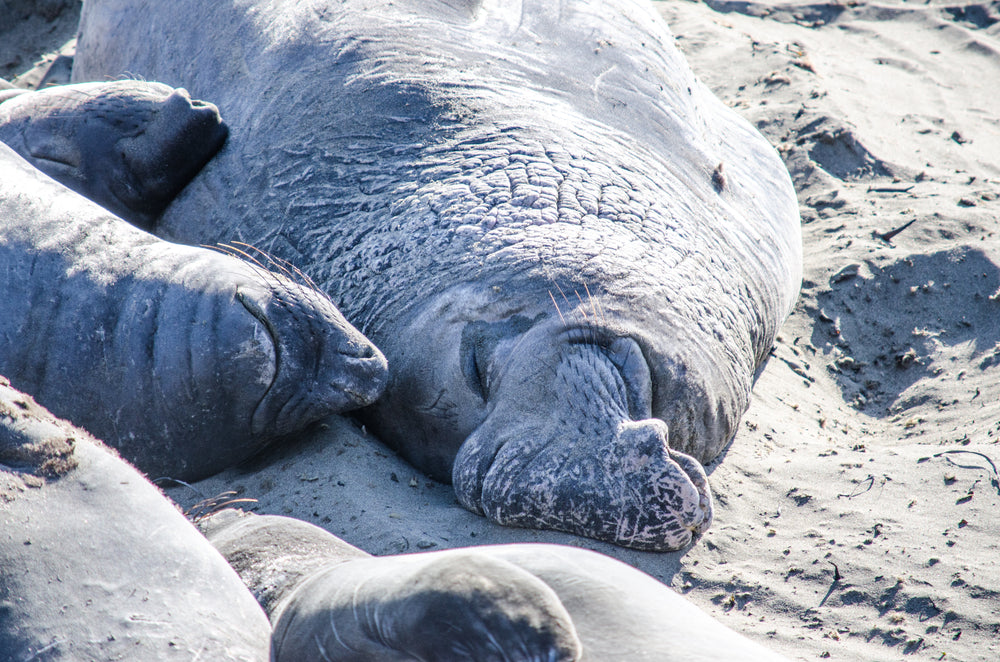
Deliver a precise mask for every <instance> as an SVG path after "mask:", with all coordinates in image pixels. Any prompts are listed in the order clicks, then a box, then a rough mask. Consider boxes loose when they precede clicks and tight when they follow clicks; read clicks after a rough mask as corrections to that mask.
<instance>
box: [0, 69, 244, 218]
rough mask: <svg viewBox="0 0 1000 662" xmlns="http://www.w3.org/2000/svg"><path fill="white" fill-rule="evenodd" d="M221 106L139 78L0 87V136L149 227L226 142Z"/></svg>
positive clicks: (72, 184) (49, 172)
mask: <svg viewBox="0 0 1000 662" xmlns="http://www.w3.org/2000/svg"><path fill="white" fill-rule="evenodd" d="M226 134H227V130H226V126H225V124H223V122H222V120H221V118H220V117H219V111H218V109H217V108H216V107H215V106H213V105H212V104H210V103H205V102H203V101H196V100H192V99H191V97H190V96H189V95H188V93H187V92H186V91H185V90H183V89H181V90H175V89H173V88H170V87H167V86H166V85H161V84H159V83H151V82H146V81H136V80H119V81H112V82H106V83H85V84H82V85H60V86H55V87H50V88H46V89H44V90H39V91H34V92H32V91H27V90H0V142H3V143H6V144H7V145H8V146H10V147H11V148H12V149H14V151H16V152H17V153H18V154H20V155H21V156H22V157H24V158H25V159H26V160H27V161H28V162H29V163H31V164H32V165H33V166H35V167H36V168H38V169H39V170H41V171H42V172H44V173H45V174H47V175H49V176H50V177H52V178H53V179H56V180H57V181H59V182H61V183H62V184H64V185H66V186H68V187H69V188H71V189H73V190H74V191H76V192H77V193H80V194H82V195H84V196H86V197H88V198H90V199H91V200H94V201H95V202H97V203H98V204H100V205H102V206H103V207H105V208H106V209H109V210H111V211H112V212H114V213H115V214H117V215H118V216H121V217H122V218H124V219H125V220H127V221H129V222H130V223H133V224H135V225H138V226H139V227H143V228H149V227H151V226H152V225H153V223H154V222H155V220H156V219H157V217H159V215H160V214H161V213H162V212H163V210H164V209H165V208H166V206H167V204H169V203H170V201H171V200H173V199H174V196H176V195H177V193H178V192H180V190H181V189H182V188H184V186H185V185H186V184H187V183H188V182H189V181H191V178H192V177H194V175H195V174H196V173H197V172H198V171H199V170H201V168H202V166H204V165H205V163H206V162H208V160H209V159H210V158H212V157H213V156H214V155H215V153H216V152H218V151H219V148H220V147H221V146H222V144H223V142H225V140H226Z"/></svg>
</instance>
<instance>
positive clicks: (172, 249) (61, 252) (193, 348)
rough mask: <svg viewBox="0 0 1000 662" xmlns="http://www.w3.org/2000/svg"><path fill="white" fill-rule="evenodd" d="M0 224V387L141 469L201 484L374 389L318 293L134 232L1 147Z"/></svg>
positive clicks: (338, 319)
mask: <svg viewBox="0 0 1000 662" xmlns="http://www.w3.org/2000/svg"><path fill="white" fill-rule="evenodd" d="M0 218H2V219H3V223H0V293H2V294H3V296H2V297H0V374H6V375H7V376H8V377H9V378H10V380H11V382H12V383H13V384H14V386H15V387H17V388H18V389H21V390H23V391H26V392H29V393H31V394H32V395H33V396H34V397H35V398H37V399H38V401H39V402H41V403H42V404H43V405H45V406H46V407H48V408H49V409H51V410H52V411H53V412H54V413H55V414H57V415H58V416H61V417H64V418H68V419H70V420H72V421H73V422H74V423H76V424H78V425H81V426H83V427H85V428H86V429H87V430H88V431H90V432H91V433H92V434H94V435H97V436H100V437H102V438H103V439H105V440H106V441H107V442H108V443H109V444H111V445H113V446H114V447H116V448H117V449H118V450H119V451H120V452H121V453H122V455H123V456H124V457H125V458H126V459H128V460H129V461H130V462H132V463H133V464H135V465H136V466H138V467H139V468H140V469H141V470H142V471H145V472H147V473H149V474H152V475H154V476H171V477H173V478H179V479H185V480H195V479H197V478H200V477H204V476H207V475H209V474H211V473H214V472H217V471H220V470H222V469H224V468H226V467H229V466H232V465H234V464H236V463H237V462H239V461H241V460H243V459H245V458H247V457H248V456H250V455H251V454H253V453H254V452H256V451H258V450H259V449H260V448H261V447H262V446H263V445H265V444H267V443H268V442H270V441H272V440H274V439H276V438H279V437H281V436H284V435H288V434H290V433H293V432H295V431H297V430H301V429H304V428H305V427H306V426H307V425H309V424H310V423H312V422H314V421H316V420H318V419H320V418H322V417H324V416H327V415H329V414H331V413H335V412H339V411H344V410H346V409H350V408H353V407H358V406H362V405H365V404H369V403H371V402H372V401H373V400H374V399H375V398H376V397H377V396H378V394H379V393H380V392H381V390H382V388H383V387H384V385H385V381H386V364H385V358H384V357H383V356H382V354H381V353H380V352H379V351H378V350H377V349H376V348H375V347H374V346H373V345H372V344H371V343H370V342H368V340H367V339H366V338H365V337H364V336H362V335H361V333H359V332H358V331H357V330H356V329H355V328H354V327H352V326H351V325H350V324H348V323H347V321H346V320H345V319H344V317H343V316H342V315H341V314H340V313H339V312H338V311H337V309H336V308H335V307H334V306H333V305H332V304H331V303H330V301H329V300H328V299H327V297H326V296H325V295H322V294H321V293H319V292H318V291H316V290H315V289H313V288H312V287H309V286H305V285H302V284H300V283H297V282H293V281H292V280H290V279H289V278H287V277H285V276H282V275H279V274H275V273H271V272H269V271H266V270H265V269H263V268H262V267H261V266H257V265H254V264H252V263H249V262H246V261H243V260H238V259H235V258H233V257H230V256H228V255H222V254H220V253H217V252H215V251H210V250H207V249H204V248H193V247H190V246H180V245H175V244H170V243H167V242H165V241H163V240H161V239H158V238H156V237H154V236H153V235H150V234H147V233H146V232H143V231H141V230H139V229H137V228H134V227H132V226H131V225H129V224H128V223H126V222H125V221H123V220H121V219H119V218H118V217H116V216H114V215H112V214H111V213H110V212H108V211H106V210H104V209H102V208H101V207H98V206H97V205H96V204H94V203H92V202H90V201H89V200H86V199H84V198H82V197H81V196H79V195H78V194H76V193H74V192H73V191H70V190H69V189H67V188H65V187H63V186H61V185H60V184H58V183H56V182H54V181H53V180H51V179H49V178H48V177H46V176H45V175H43V174H42V173H41V172H39V171H38V170H36V169H35V168H33V167H31V166H30V165H29V164H28V163H27V162H25V161H24V160H23V159H21V158H20V157H19V156H18V155H17V154H15V153H14V152H12V151H11V150H10V149H9V148H8V147H7V146H6V145H0Z"/></svg>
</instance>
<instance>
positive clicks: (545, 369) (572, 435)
mask: <svg viewBox="0 0 1000 662" xmlns="http://www.w3.org/2000/svg"><path fill="white" fill-rule="evenodd" d="M442 301H443V303H442ZM475 301H476V297H475V296H474V295H473V296H470V295H469V292H468V291H453V292H452V293H450V294H449V295H446V296H444V297H442V298H441V299H439V305H438V306H434V307H433V308H432V310H433V311H434V314H436V315H437V316H438V317H437V319H436V322H435V324H434V325H427V326H422V328H421V331H420V333H419V334H418V333H411V334H407V337H408V338H410V339H411V341H412V339H413V338H423V339H424V340H420V341H416V343H411V344H412V345H413V346H411V347H410V348H409V350H408V351H407V352H402V353H401V354H402V355H401V357H400V359H401V360H398V361H397V362H395V363H394V365H393V377H392V379H393V386H392V388H390V390H389V391H388V392H387V395H386V400H385V401H383V403H381V404H380V405H379V407H380V408H381V409H383V410H385V409H386V408H389V409H391V410H392V411H394V412H397V416H398V415H399V414H398V412H401V411H402V410H404V409H405V410H406V411H409V412H412V414H411V415H410V416H408V417H406V420H405V422H404V423H402V425H405V426H406V427H407V428H408V434H409V435H410V436H411V437H414V436H425V437H426V438H430V439H434V441H435V444H433V445H428V446H427V447H426V448H427V452H428V453H438V454H439V455H435V456H431V455H427V456H420V457H416V458H411V459H412V460H413V461H415V462H416V463H419V464H420V465H421V466H431V467H434V468H435V471H434V474H435V475H436V477H438V478H440V479H445V480H447V479H449V478H450V479H451V480H452V482H453V483H454V487H455V492H456V494H457V496H458V498H459V501H460V502H461V503H462V504H463V505H464V506H466V507H467V508H469V509H471V510H473V511H475V512H479V513H481V514H484V515H486V516H487V517H489V518H490V519H492V520H494V521H496V522H498V523H500V524H504V525H511V526H524V527H530V528H547V529H556V530H561V531H568V532H571V533H576V534H580V535H585V536H590V537H594V538H598V539H603V540H613V541H615V542H616V543H617V544H622V545H627V546H630V547H634V548H638V549H650V550H664V549H677V548H680V547H683V546H685V545H687V544H689V543H690V542H691V541H692V540H693V539H694V538H695V537H696V536H697V535H699V534H700V533H701V532H702V531H704V530H706V529H707V528H708V526H709V524H710V523H711V519H712V502H711V494H710V492H709V488H708V482H707V478H706V476H705V473H704V470H703V469H702V467H701V465H700V464H699V463H698V462H697V461H696V460H695V459H694V458H692V457H690V456H688V455H685V454H683V453H680V452H677V451H675V450H673V449H671V448H670V447H669V445H668V442H667V432H668V430H667V425H666V423H664V422H663V421H662V420H660V419H659V418H654V417H653V390H654V383H653V382H654V375H655V371H653V370H651V369H650V365H649V362H648V359H647V355H646V354H647V353H646V352H644V349H643V347H642V346H641V344H640V341H638V340H636V338H635V337H633V336H632V335H630V333H629V332H628V330H627V329H625V328H617V327H616V325H615V323H614V322H613V321H611V320H609V319H600V317H599V316H594V315H592V316H590V317H589V318H581V317H579V316H571V315H569V314H567V315H566V316H564V315H563V314H561V313H559V314H556V312H554V310H553V308H552V307H551V306H550V307H549V308H548V309H546V308H544V307H541V306H539V307H538V309H537V310H533V309H531V308H526V307H521V308H520V309H518V310H516V311H511V310H504V309H502V308H500V306H501V304H498V303H497V302H495V301H494V302H493V303H492V305H491V306H476V305H475V303H474V302H475ZM594 305H595V306H596V305H598V304H596V303H595V304H594ZM487 310H489V312H487ZM425 314H426V313H425ZM571 317H572V319H571ZM423 318H424V315H421V316H420V317H418V318H417V320H416V321H415V322H414V324H416V325H422V324H423V321H424V319H423ZM581 319H582V320H583V321H582V322H581ZM578 322H580V323H578ZM411 328H414V327H412V326H411ZM425 343H430V344H431V345H433V349H431V348H430V347H428V346H426V345H425ZM397 353H400V352H397ZM427 356H435V357H437V359H439V362H438V363H437V364H436V365H435V364H434V363H433V362H429V361H427V360H426V358H425V357H427ZM442 357H444V360H443V361H440V359H441V358H442ZM369 420H370V421H371V424H372V425H373V426H375V427H376V429H377V430H378V431H380V432H384V433H387V434H400V433H401V432H402V431H401V430H391V429H390V430H385V431H382V430H379V426H380V423H379V421H378V416H377V415H376V416H372V417H370V418H369ZM452 460H453V461H452Z"/></svg>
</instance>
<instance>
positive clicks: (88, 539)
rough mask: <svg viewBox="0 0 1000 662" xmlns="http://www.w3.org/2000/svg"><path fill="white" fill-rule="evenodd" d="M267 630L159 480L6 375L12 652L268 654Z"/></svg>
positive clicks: (1, 587) (159, 657)
mask: <svg viewBox="0 0 1000 662" xmlns="http://www.w3.org/2000/svg"><path fill="white" fill-rule="evenodd" d="M269 637H270V626H269V624H268V621H267V618H266V617H265V615H264V613H263V612H262V611H261V609H260V607H259V606H258V605H257V604H256V603H255V602H254V599H253V596H252V595H251V594H250V593H249V592H248V591H247V589H246V587H245V586H244V585H243V584H242V582H240V579H239V577H237V576H236V573H234V572H233V570H232V569H231V568H230V567H229V566H228V565H227V564H226V562H225V560H223V559H222V557H220V556H219V553H218V552H216V551H215V550H214V549H213V548H212V546H211V545H209V544H208V542H207V541H206V540H205V538H204V537H203V536H202V535H201V534H200V533H198V531H197V530H196V529H195V528H194V527H193V526H191V524H190V523H189V522H188V521H187V520H185V519H184V516H183V515H181V514H180V513H179V512H177V509H176V508H175V507H174V505H173V504H171V503H170V502H169V501H167V499H165V498H164V497H163V495H162V494H161V493H160V492H159V490H157V489H156V488H155V487H153V486H152V485H150V484H149V482H148V481H147V480H146V479H145V478H143V477H142V475H140V474H139V472H137V471H136V470H135V469H133V468H132V467H130V466H128V464H126V463H125V462H123V461H122V460H121V459H120V458H118V457H117V456H116V455H115V453H114V452H113V451H111V450H110V449H108V448H107V447H106V446H104V445H103V444H102V443H101V442H99V441H96V440H95V439H93V438H92V437H91V436H90V435H88V434H87V433H85V432H83V431H82V430H80V429H79V428H75V427H73V426H71V425H69V424H68V423H66V422H65V421H60V420H58V419H56V418H55V417H53V416H52V415H51V414H50V413H49V412H47V411H45V410H44V409H42V408H41V407H40V406H38V405H37V404H36V403H35V401H34V400H32V399H31V398H30V397H28V396H26V395H24V394H22V393H19V392H17V391H15V390H14V389H12V388H11V387H10V384H9V382H8V381H7V380H6V379H4V378H2V377H0V662H24V661H25V660H45V661H46V662H50V661H51V662H55V661H57V660H58V661H66V662H70V661H72V662H83V661H87V662H105V661H106V660H133V661H135V662H161V661H166V660H178V661H179V660H195V659H203V660H219V661H225V662H230V661H231V662H265V661H266V660H267V654H268V642H269Z"/></svg>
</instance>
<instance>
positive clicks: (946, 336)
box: [0, 0, 1000, 662]
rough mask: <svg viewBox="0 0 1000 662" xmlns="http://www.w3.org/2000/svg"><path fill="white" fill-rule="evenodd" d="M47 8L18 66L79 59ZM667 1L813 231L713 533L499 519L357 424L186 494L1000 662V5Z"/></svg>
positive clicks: (689, 50)
mask: <svg viewBox="0 0 1000 662" xmlns="http://www.w3.org/2000/svg"><path fill="white" fill-rule="evenodd" d="M41 4H45V3H41ZM50 4H52V6H53V7H54V8H53V9H52V10H51V11H50V12H48V13H47V14H46V13H43V15H37V14H36V15H31V16H28V15H27V14H24V15H21V14H19V13H18V12H20V11H21V10H22V7H21V6H22V5H24V6H27V4H26V3H9V6H10V8H11V9H10V11H11V14H10V16H12V17H13V18H9V17H3V16H0V77H4V78H7V79H16V83H17V84H20V85H24V86H29V85H33V84H37V82H38V81H39V80H40V74H41V73H44V70H45V68H46V65H45V64H42V65H41V66H36V62H39V61H43V62H48V61H51V59H52V54H54V53H56V52H58V51H59V50H60V49H71V48H72V43H71V41H70V40H71V39H72V36H73V24H74V21H75V20H76V19H75V15H76V13H77V9H78V8H77V6H76V4H75V3H72V2H66V3H59V2H53V3H50ZM655 5H656V7H657V8H658V10H659V11H660V13H661V14H662V15H663V16H664V18H665V19H666V20H667V22H668V24H669V25H670V26H671V30H672V31H673V33H674V34H675V35H676V38H677V40H678V44H679V46H680V48H681V49H682V50H683V51H684V53H685V54H686V55H687V57H688V60H689V62H690V63H691V65H692V67H693V68H694V70H695V72H696V73H697V74H698V76H699V77H700V78H701V79H702V80H703V81H704V82H705V83H706V84H707V85H708V86H709V87H710V88H712V89H713V90H714V91H715V92H716V94H718V96H719V97H720V98H722V99H723V101H725V102H726V103H727V104H728V105H730V106H731V107H733V108H734V109H736V110H737V111H738V112H739V113H741V114H742V115H743V116H744V117H746V118H747V119H749V120H750V121H751V122H752V123H753V124H755V125H756V126H757V127H758V128H759V129H760V131H761V132H762V133H763V134H764V135H765V136H766V137H767V138H768V139H769V140H770V141H771V143H772V144H773V145H774V146H775V147H776V148H777V150H778V151H779V153H780V154H781V156H782V157H783V159H784V161H785V163H786V164H787V166H788V169H789V171H790V172H791V175H792V178H793V181H794V183H795V187H796V191H797V194H798V199H799V203H800V209H801V216H802V224H803V225H802V229H803V241H804V245H805V272H804V281H803V286H802V293H801V297H800V300H799V302H798V304H797V306H796V307H795V310H794V312H793V314H792V315H791V317H790V318H789V319H788V321H787V322H786V323H785V326H784V327H783V330H782V333H781V335H780V337H779V339H778V342H777V343H776V345H775V347H774V349H773V352H772V355H771V357H770V359H769V360H768V362H767V363H766V365H765V367H764V369H763V370H762V371H761V374H760V375H759V378H758V380H757V383H756V386H755V390H754V396H753V403H752V406H751V408H750V411H749V412H748V413H747V415H746V416H745V417H744V419H743V422H742V424H741V426H740V430H739V432H738V433H737V435H736V437H735V438H734V440H733V441H732V444H731V445H730V447H729V448H728V450H727V451H726V452H725V453H724V455H723V456H722V457H721V458H720V459H719V460H717V461H716V462H715V463H714V464H713V465H711V466H710V467H708V470H709V474H710V475H709V477H710V482H711V487H712V491H713V494H714V497H715V500H716V514H715V523H714V525H713V527H712V529H711V530H710V531H709V532H708V533H707V534H706V535H705V536H703V537H702V538H701V539H700V540H698V541H697V542H696V543H695V544H694V545H693V546H692V547H690V548H689V549H685V550H682V551H680V552H677V553H672V554H653V553H643V552H635V551H631V550H626V549H621V548H615V547H613V546H610V545H607V544H603V543H598V542H595V541H592V540H588V539H583V538H577V537H574V536H570V535H565V534H558V533H549V532H538V531H527V530H518V529H505V528H501V527H498V526H495V525H492V524H490V523H489V522H487V521H486V520H485V519H483V518H481V517H477V516H475V515H473V514H471V513H469V512H467V511H465V510H464V509H462V508H461V507H460V506H459V505H458V503H457V502H456V501H455V498H454V496H453V494H452V491H451V488H450V486H447V485H442V484H438V483H435V482H433V481H431V480H430V479H428V478H426V477H424V476H422V475H421V474H420V473H419V472H417V471H416V470H414V469H413V468H412V467H410V466H409V465H407V464H406V463H404V462H403V461H402V460H400V459H398V458H397V457H396V456H395V455H394V454H393V452H392V451H390V450H389V449H387V448H386V447H384V446H382V445H381V444H380V443H379V442H378V441H377V440H376V439H374V438H373V437H372V436H371V435H369V434H367V433H366V431H365V430H364V429H362V428H359V427H357V426H356V425H355V424H354V423H353V422H351V421H350V420H349V419H345V418H331V419H328V420H326V421H324V422H323V423H321V424H319V425H317V426H315V428H314V429H313V430H312V432H311V433H310V434H309V435H307V438H305V439H303V440H301V441H300V442H298V443H296V444H294V445H289V446H286V447H283V448H281V449H277V450H275V451H272V452H270V453H269V454H268V455H267V456H265V457H262V458H259V459H258V460H256V461H254V462H253V463H251V464H249V465H247V466H243V467H239V468H236V469H231V470H229V471H227V472H225V473H223V474H221V475H218V476H215V477H213V478H210V479H208V480H205V481H202V482H200V483H197V484H195V485H192V486H174V487H171V488H170V489H168V494H169V495H170V496H171V497H172V498H173V499H174V500H175V501H177V502H178V503H179V504H180V505H181V506H183V507H189V506H191V505H192V504H194V503H196V502H197V501H199V500H201V499H202V498H204V497H210V496H213V495H216V494H218V493H221V492H224V491H227V490H232V491H234V492H235V493H236V495H237V496H238V497H240V498H247V499H256V500H257V501H256V503H255V504H254V505H253V506H252V509H253V510H255V511H257V512H261V513H275V514H282V515H292V516H295V517H299V518H302V519H305V520H307V521H310V522H313V523H315V524H318V525H320V526H322V527H324V528H326V529H328V530H330V531H331V532H333V533H334V534H336V535H338V536H340V537H342V538H344V539H345V540H347V541H348V542H350V543H352V544H354V545H357V546H359V547H361V548H363V549H365V550H366V551H368V552H371V553H373V554H394V553H402V552H419V551H423V550H429V549H443V548H450V547H458V546H468V545H478V544H492V543H500V542H513V541H518V542H527V541H544V542H557V543H562V544H569V545H575V546H580V547H586V548H590V549H594V550H597V551H600V552H603V553H605V554H609V555H611V556H614V557H616V558H619V559H621V560H623V561H625V562H627V563H630V564H632V565H634V566H636V567H638V568H640V569H642V570H644V571H645V572H647V573H649V574H651V575H653V576H655V577H657V578H659V579H660V580H662V581H663V582H665V583H667V584H669V585H671V586H672V587H674V588H675V589H676V590H677V591H679V592H680V593H682V594H684V595H686V596H687V598H688V599H689V600H691V601H692V602H693V603H695V604H697V605H698V606H699V607H701V608H702V609H704V610H706V611H707V612H708V613H710V614H712V615H713V616H715V617H716V618H718V619H719V620H720V621H721V622H723V623H725V624H726V625H728V626H729V627H731V628H733V629H734V630H736V631H738V632H741V633H743V634H745V635H747V636H749V637H751V638H753V639H755V640H757V641H759V642H761V643H763V644H764V645H766V646H768V647H770V648H772V649H774V650H776V651H778V652H781V653H783V654H785V655H787V656H788V657H790V658H791V659H794V660H821V659H822V660H844V661H847V660H863V661H881V660H901V659H914V660H948V661H962V662H974V661H983V662H986V661H995V660H998V659H1000V475H998V473H997V467H996V464H995V463H997V462H1000V222H998V221H1000V111H998V110H997V102H996V101H997V98H998V97H997V92H996V91H995V90H996V86H997V83H998V82H1000V3H998V2H996V1H995V0H994V1H993V2H992V3H988V2H987V3H981V4H941V3H937V2H934V1H932V2H927V3H924V2H920V3H917V2H886V3H880V4H875V3H865V2H853V1H852V2H847V3H843V4H832V3H831V4H815V3H813V4H807V3H795V2H789V3H784V4H778V3H774V2H747V1H742V0H741V1H735V0H713V1H710V2H704V3H702V2H688V1H678V0H669V1H661V2H656V3H655ZM46 53H48V54H49V56H48V59H46V60H42V58H43V55H44V54H46ZM221 110H222V113H223V115H224V114H225V109H224V108H223V109H221ZM154 478H155V477H154Z"/></svg>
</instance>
